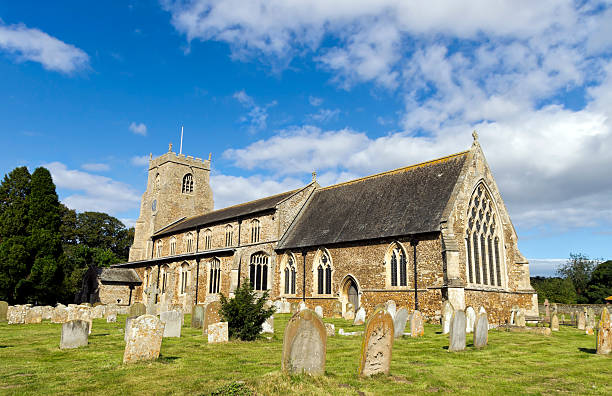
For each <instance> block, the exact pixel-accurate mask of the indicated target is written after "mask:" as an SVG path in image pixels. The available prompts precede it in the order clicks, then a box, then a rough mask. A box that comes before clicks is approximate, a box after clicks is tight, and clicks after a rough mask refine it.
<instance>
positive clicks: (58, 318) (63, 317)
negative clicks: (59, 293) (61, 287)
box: [51, 305, 68, 323]
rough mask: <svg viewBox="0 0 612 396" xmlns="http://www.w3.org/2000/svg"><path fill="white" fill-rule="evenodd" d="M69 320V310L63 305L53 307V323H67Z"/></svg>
mask: <svg viewBox="0 0 612 396" xmlns="http://www.w3.org/2000/svg"><path fill="white" fill-rule="evenodd" d="M67 321H68V310H67V309H66V307H65V306H63V305H58V306H56V307H55V308H53V314H52V315H51V323H65V322H67Z"/></svg>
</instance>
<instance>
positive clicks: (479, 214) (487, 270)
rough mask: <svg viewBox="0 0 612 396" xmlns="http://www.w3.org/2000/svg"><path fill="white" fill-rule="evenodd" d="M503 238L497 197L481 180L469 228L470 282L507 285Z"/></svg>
mask: <svg viewBox="0 0 612 396" xmlns="http://www.w3.org/2000/svg"><path fill="white" fill-rule="evenodd" d="M500 239H501V230H500V228H499V222H498V215H497V211H496V209H495V205H494V203H493V199H492V198H491V196H490V194H489V192H488V190H487V188H486V187H485V185H484V184H483V183H480V184H479V185H478V186H477V187H476V190H474V193H473V194H472V198H471V199H470V205H469V209H468V220H467V227H466V230H465V249H466V267H467V268H466V277H467V280H468V283H472V284H479V285H487V286H497V287H500V286H502V285H503V276H504V274H503V271H502V265H503V263H502V261H503V258H502V257H501V255H500V253H501V252H500V250H499V249H500V247H499V245H500Z"/></svg>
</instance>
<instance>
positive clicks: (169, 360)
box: [157, 356, 180, 364]
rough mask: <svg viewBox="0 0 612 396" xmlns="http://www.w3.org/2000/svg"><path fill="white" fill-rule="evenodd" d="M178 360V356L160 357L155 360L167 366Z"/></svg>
mask: <svg viewBox="0 0 612 396" xmlns="http://www.w3.org/2000/svg"><path fill="white" fill-rule="evenodd" d="M178 359H180V357H178V356H160V357H159V359H157V361H158V362H159V363H164V364H168V363H172V362H174V361H175V360H178Z"/></svg>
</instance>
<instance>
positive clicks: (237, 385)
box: [210, 382, 254, 396]
mask: <svg viewBox="0 0 612 396" xmlns="http://www.w3.org/2000/svg"><path fill="white" fill-rule="evenodd" d="M210 395H211V396H252V395H254V393H253V391H252V390H251V389H249V388H248V387H247V386H246V385H245V384H244V382H230V383H229V384H226V385H223V386H222V387H220V388H217V390H215V391H213V392H212V393H211V394H210Z"/></svg>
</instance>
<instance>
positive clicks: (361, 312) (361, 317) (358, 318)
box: [353, 307, 366, 326]
mask: <svg viewBox="0 0 612 396" xmlns="http://www.w3.org/2000/svg"><path fill="white" fill-rule="evenodd" d="M365 321H366V310H365V309H364V308H363V307H359V309H358V310H357V313H356V314H355V320H353V326H358V325H362V324H364V323H365Z"/></svg>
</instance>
